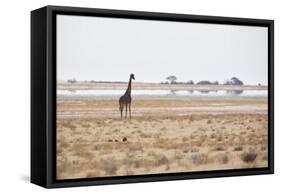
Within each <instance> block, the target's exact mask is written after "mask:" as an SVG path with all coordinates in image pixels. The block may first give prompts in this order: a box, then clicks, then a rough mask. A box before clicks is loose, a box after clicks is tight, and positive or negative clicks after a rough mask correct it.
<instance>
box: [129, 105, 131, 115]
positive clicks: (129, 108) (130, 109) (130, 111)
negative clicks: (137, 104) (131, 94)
mask: <svg viewBox="0 0 281 194" xmlns="http://www.w3.org/2000/svg"><path fill="white" fill-rule="evenodd" d="M129 113H130V119H131V103H130V104H129Z"/></svg>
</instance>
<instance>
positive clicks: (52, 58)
mask: <svg viewBox="0 0 281 194" xmlns="http://www.w3.org/2000/svg"><path fill="white" fill-rule="evenodd" d="M57 14H64V15H82V16H96V17H113V18H130V19H144V20H161V21H178V22H196V23H210V24H229V25H246V26H264V27H268V86H269V87H268V91H269V93H268V108H269V111H268V121H269V122H268V167H267V168H251V169H235V170H234V169H233V170H217V171H202V172H183V173H169V174H153V175H134V176H119V177H106V178H83V179H67V180H56V178H55V177H56V176H55V175H56V160H55V158H56V15H57ZM273 129H274V21H273V20H263V19H246V18H231V17H215V16H199V15H184V14H171V13H153V12H140V11H123V10H109V9H93V8H78V7H62V6H46V7H43V8H40V9H37V10H34V11H32V12H31V182H32V183H34V184H37V185H40V186H43V187H46V188H57V187H72V186H88V185H104V184H120V183H136V182H151V181H169V180H182V179H195V178H197V179H198V178H212V177H229V176H241V175H258V174H273V173H274V130H273Z"/></svg>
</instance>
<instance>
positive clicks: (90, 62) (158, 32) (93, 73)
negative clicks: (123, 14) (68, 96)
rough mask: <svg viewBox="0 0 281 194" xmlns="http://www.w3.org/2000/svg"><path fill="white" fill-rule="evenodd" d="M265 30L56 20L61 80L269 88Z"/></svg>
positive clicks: (80, 18)
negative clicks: (236, 82)
mask: <svg viewBox="0 0 281 194" xmlns="http://www.w3.org/2000/svg"><path fill="white" fill-rule="evenodd" d="M267 46H268V42H267V28H266V27H250V26H249V27H248V26H237V25H236V26H233V25H216V24H202V23H186V22H166V21H150V20H131V19H115V18H103V17H86V16H63V15H59V16H57V73H58V75H57V76H58V80H67V79H71V78H76V79H77V80H96V81H101V80H102V81H127V80H128V79H129V75H130V73H134V74H135V78H136V81H138V82H161V81H165V78H166V77H167V76H169V75H175V76H177V78H178V81H188V80H194V81H195V82H197V81H200V80H210V81H216V80H217V81H219V82H223V81H224V80H225V79H227V78H231V77H233V76H235V77H238V78H240V79H241V80H242V81H244V82H245V83H247V84H257V83H262V84H267V66H268V61H267V59H268V56H267V50H268V47H267Z"/></svg>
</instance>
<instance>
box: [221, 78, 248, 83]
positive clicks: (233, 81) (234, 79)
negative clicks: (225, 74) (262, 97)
mask: <svg viewBox="0 0 281 194" xmlns="http://www.w3.org/2000/svg"><path fill="white" fill-rule="evenodd" d="M224 85H244V83H243V82H242V81H241V80H239V79H238V78H237V77H232V78H231V79H230V80H226V81H225V82H224Z"/></svg>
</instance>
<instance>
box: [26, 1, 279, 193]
mask: <svg viewBox="0 0 281 194" xmlns="http://www.w3.org/2000/svg"><path fill="white" fill-rule="evenodd" d="M273 31H274V22H273V20H264V19H245V18H230V17H214V16H198V15H183V14H171V13H152V12H137V11H120V10H105V9H92V8H75V7H60V6H46V7H43V8H40V9H37V10H34V11H32V12H31V182H32V183H35V184H38V185H40V186H43V187H46V188H55V187H69V186H86V185H100V184H117V183H133V182H147V181H167V180H181V179H193V178H211V177H227V176H240V175H258V174H271V173H273V172H274V170H273V169H274V168H273V165H274V161H273V155H274V154H273V153H274V151H273V150H274V146H273V116H274V106H273V103H274V102H273V92H274V85H273V59H274V56H273V54H274V50H273V49H274V46H273V44H274V37H273Z"/></svg>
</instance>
